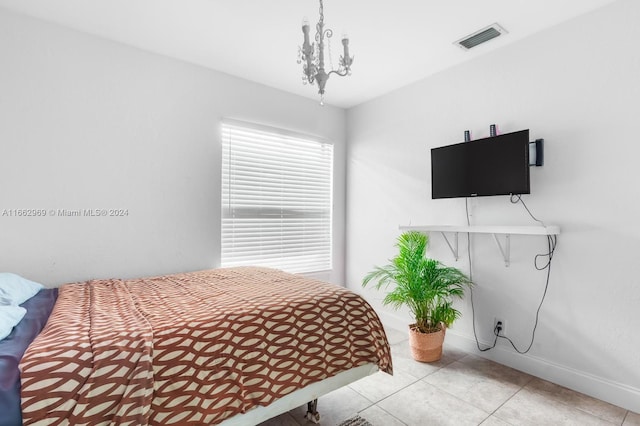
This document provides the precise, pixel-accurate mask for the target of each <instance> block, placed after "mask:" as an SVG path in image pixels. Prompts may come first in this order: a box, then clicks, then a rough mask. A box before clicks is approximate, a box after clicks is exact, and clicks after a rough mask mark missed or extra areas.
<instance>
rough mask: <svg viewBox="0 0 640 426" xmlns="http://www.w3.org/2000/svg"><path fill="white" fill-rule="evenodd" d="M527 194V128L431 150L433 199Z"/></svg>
mask: <svg viewBox="0 0 640 426" xmlns="http://www.w3.org/2000/svg"><path fill="white" fill-rule="evenodd" d="M529 193H530V187H529V129H527V130H521V131H518V132H513V133H505V134H503V135H498V136H492V137H488V138H485V139H477V140H475V141H472V142H462V143H458V144H454V145H447V146H442V147H439V148H433V149H431V198H433V199H436V198H455V197H476V196H489V195H510V194H529Z"/></svg>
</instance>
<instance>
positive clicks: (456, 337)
mask: <svg viewBox="0 0 640 426" xmlns="http://www.w3.org/2000/svg"><path fill="white" fill-rule="evenodd" d="M379 314H380V319H381V320H382V322H383V323H384V324H386V325H387V326H390V327H393V328H395V329H397V330H406V329H407V324H408V321H407V320H403V319H401V318H399V317H397V316H395V315H392V314H389V313H386V312H385V313H379ZM446 343H447V345H453V346H456V347H458V348H460V349H463V350H465V351H467V352H469V353H472V354H474V355H478V356H481V357H484V358H487V359H490V360H492V361H495V362H497V363H499V364H502V365H506V366H508V367H511V368H514V369H516V370H519V371H523V372H525V373H527V374H531V375H532V376H535V377H539V378H541V379H544V380H547V381H549V382H552V383H555V384H558V385H560V386H564V387H566V388H569V389H573V390H575V391H577V392H581V393H584V394H585V395H589V396H592V397H594V398H597V399H601V400H603V401H606V402H608V403H610V404H614V405H617V406H619V407H622V408H625V409H627V410H630V411H633V412H635V413H640V389H638V388H634V387H632V386H629V385H626V384H624V383H619V382H615V381H613V380H608V379H605V378H602V377H598V376H595V375H593V374H591V373H588V372H585V371H580V370H576V369H574V368H571V367H567V366H564V365H559V364H556V363H553V362H550V361H548V360H545V359H542V358H538V357H535V356H532V355H529V354H524V355H522V354H518V353H517V352H514V351H512V350H509V349H505V348H501V347H495V348H494V349H492V350H490V351H487V352H480V351H479V350H478V347H477V345H476V341H475V340H474V339H473V337H470V336H467V335H463V334H460V333H458V332H456V331H455V329H449V330H447V337H446ZM480 345H481V346H483V347H485V346H489V345H490V343H488V342H480Z"/></svg>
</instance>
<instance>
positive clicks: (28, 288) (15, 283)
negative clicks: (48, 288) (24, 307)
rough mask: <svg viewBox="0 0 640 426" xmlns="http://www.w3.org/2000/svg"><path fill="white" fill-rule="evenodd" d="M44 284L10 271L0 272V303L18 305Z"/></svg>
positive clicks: (33, 294) (34, 293)
mask: <svg viewBox="0 0 640 426" xmlns="http://www.w3.org/2000/svg"><path fill="white" fill-rule="evenodd" d="M43 287H44V286H43V285H42V284H38V283H36V282H33V281H29V280H27V279H25V278H22V277H21V276H20V275H16V274H12V273H9V272H0V305H14V306H18V305H21V304H23V303H24V302H26V301H27V300H29V299H31V298H32V297H33V296H35V295H36V293H37V292H39V291H40V289H42V288H43Z"/></svg>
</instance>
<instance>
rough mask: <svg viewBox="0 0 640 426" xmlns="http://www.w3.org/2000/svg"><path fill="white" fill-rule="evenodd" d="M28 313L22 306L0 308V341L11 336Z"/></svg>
mask: <svg viewBox="0 0 640 426" xmlns="http://www.w3.org/2000/svg"><path fill="white" fill-rule="evenodd" d="M26 313H27V310H26V309H25V308H23V307H22V306H0V340H2V339H4V338H5V337H7V336H8V335H9V334H11V330H13V327H15V326H16V325H18V323H19V322H20V321H21V320H22V317H24V314H26Z"/></svg>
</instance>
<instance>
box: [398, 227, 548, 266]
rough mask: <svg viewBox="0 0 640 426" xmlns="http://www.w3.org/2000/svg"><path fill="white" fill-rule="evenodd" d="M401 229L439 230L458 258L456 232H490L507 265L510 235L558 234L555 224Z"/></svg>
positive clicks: (408, 229)
mask: <svg viewBox="0 0 640 426" xmlns="http://www.w3.org/2000/svg"><path fill="white" fill-rule="evenodd" d="M400 230H401V231H418V232H432V231H433V232H440V233H441V234H442V236H443V237H444V240H445V241H446V242H447V245H448V246H449V249H450V250H451V253H453V257H454V258H455V259H456V260H458V257H459V256H458V233H460V232H468V233H471V234H492V235H493V238H494V240H495V241H496V244H497V245H498V249H499V250H500V253H502V257H503V258H504V265H505V266H509V262H510V256H511V238H510V237H511V235H558V234H560V227H559V226H555V225H549V226H518V225H515V226H512V225H488V226H487V225H484V226H477V225H474V226H464V225H408V226H400ZM447 233H452V234H454V235H455V240H454V241H453V244H451V242H450V241H449V238H447ZM498 235H504V236H505V237H504V239H505V241H504V245H502V244H501V243H500V239H499V238H498Z"/></svg>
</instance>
